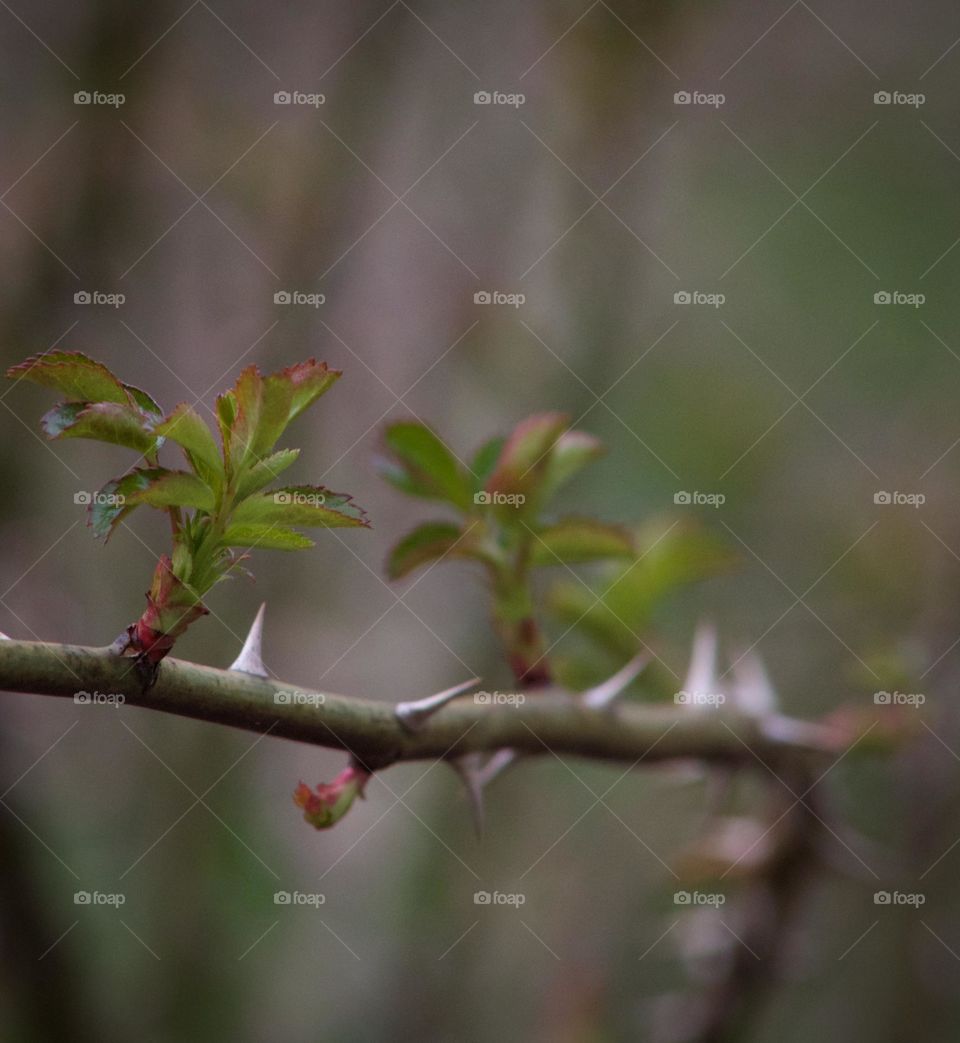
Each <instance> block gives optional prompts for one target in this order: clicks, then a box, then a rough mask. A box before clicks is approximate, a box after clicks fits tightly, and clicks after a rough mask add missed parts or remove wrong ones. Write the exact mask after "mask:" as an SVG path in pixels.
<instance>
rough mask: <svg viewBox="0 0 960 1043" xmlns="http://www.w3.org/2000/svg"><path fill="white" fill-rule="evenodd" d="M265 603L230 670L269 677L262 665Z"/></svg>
mask: <svg viewBox="0 0 960 1043" xmlns="http://www.w3.org/2000/svg"><path fill="white" fill-rule="evenodd" d="M266 607H267V603H266V602H264V603H263V604H262V605H261V606H260V611H259V612H257V615H256V618H255V619H254V621H253V624H252V626H251V627H250V633H249V634H247V640H246V641H244V643H243V648H241V649H240V655H238V656H237V658H236V659H235V660H234V661H233V664H232V665H231V667H230V669H231V670H239V671H241V672H243V673H245V674H254V675H255V676H256V677H267V676H269V674H268V671H267V668H266V667H265V666H264V665H263V657H262V654H263V614H264V611H265V610H266Z"/></svg>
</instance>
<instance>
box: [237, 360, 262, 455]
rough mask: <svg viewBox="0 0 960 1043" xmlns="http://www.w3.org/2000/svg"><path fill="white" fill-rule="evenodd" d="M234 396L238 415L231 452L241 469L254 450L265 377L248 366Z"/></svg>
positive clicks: (255, 368)
mask: <svg viewBox="0 0 960 1043" xmlns="http://www.w3.org/2000/svg"><path fill="white" fill-rule="evenodd" d="M233 394H234V396H235V399H236V404H237V415H236V418H235V420H234V422H233V430H232V431H231V437H230V442H231V449H230V452H231V457H232V459H233V465H234V467H236V468H240V467H242V466H243V462H244V459H245V457H246V456H247V454H248V453H249V452H250V451H251V450H252V447H253V440H254V437H255V436H256V432H257V425H258V424H259V423H260V410H261V408H262V406H263V377H261V376H260V370H258V369H257V367H256V366H247V368H246V369H245V370H244V371H243V372H242V373H241V374H240V376H239V377H238V378H237V383H236V386H235V387H234V389H233Z"/></svg>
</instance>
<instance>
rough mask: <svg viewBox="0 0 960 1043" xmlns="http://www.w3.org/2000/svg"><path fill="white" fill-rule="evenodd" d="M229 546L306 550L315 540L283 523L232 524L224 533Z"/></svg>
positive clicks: (225, 541) (224, 540)
mask: <svg viewBox="0 0 960 1043" xmlns="http://www.w3.org/2000/svg"><path fill="white" fill-rule="evenodd" d="M223 542H224V544H226V545H227V546H228V547H262V548H264V549H265V550H305V549H307V548H308V547H312V546H314V543H313V540H311V539H309V538H308V537H306V536H304V535H303V534H302V533H299V532H297V531H296V530H295V529H287V528H284V526H282V525H276V524H274V525H231V526H230V528H229V529H227V531H226V532H225V533H224V536H223Z"/></svg>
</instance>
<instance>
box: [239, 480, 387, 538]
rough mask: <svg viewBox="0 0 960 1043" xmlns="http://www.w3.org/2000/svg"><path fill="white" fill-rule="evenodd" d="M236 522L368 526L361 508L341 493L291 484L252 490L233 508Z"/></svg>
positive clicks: (333, 526) (341, 526) (316, 486)
mask: <svg viewBox="0 0 960 1043" xmlns="http://www.w3.org/2000/svg"><path fill="white" fill-rule="evenodd" d="M233 521H234V522H235V523H236V524H237V525H251V524H265V525H274V524H275V525H286V526H291V525H311V526H322V527H324V528H328V529H331V528H343V527H348V526H365V527H368V526H369V522H368V521H367V518H366V515H365V513H364V511H363V509H362V508H360V507H358V506H357V505H356V504H355V503H353V502H352V499H351V497H349V496H346V495H344V494H343V493H335V492H331V491H330V490H329V489H324V488H323V486H320V485H291V486H288V487H287V488H285V489H274V490H270V491H268V492H265V493H255V494H254V495H253V496H250V497H248V498H247V499H246V500H244V501H243V503H241V504H240V505H239V506H238V507H237V508H236V510H235V511H234V512H233Z"/></svg>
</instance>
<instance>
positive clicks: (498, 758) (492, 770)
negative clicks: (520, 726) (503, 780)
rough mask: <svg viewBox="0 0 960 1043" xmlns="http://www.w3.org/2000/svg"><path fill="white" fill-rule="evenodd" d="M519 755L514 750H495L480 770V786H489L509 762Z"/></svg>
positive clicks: (512, 761) (511, 762)
mask: <svg viewBox="0 0 960 1043" xmlns="http://www.w3.org/2000/svg"><path fill="white" fill-rule="evenodd" d="M519 756H520V755H519V754H518V753H517V751H516V750H512V749H509V748H508V749H503V750H497V752H496V753H495V754H493V756H492V757H491V758H490V760H488V761H487V763H486V764H485V765H484V766H483V770H482V771H481V772H480V783H481V785H482V786H484V787H486V786H489V785H490V783H491V782H493V780H494V779H495V778H496V777H497V776H498V775H500V774H501V773H502V772H504V771H506V769H507V768H509V767H510V765H511V764H513V763H514V761H516V760H517V759H518V757H519Z"/></svg>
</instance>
